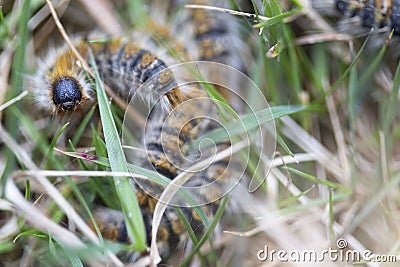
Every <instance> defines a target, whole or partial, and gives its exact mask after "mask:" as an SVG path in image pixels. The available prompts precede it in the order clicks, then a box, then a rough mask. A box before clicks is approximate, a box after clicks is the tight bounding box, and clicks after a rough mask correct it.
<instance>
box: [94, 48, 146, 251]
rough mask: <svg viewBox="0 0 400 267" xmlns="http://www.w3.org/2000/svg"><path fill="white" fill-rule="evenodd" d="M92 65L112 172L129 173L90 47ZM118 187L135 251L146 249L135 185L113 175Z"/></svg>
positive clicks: (143, 227) (124, 178)
mask: <svg viewBox="0 0 400 267" xmlns="http://www.w3.org/2000/svg"><path fill="white" fill-rule="evenodd" d="M89 55H90V61H91V65H92V66H93V70H94V74H95V79H96V93H97V101H98V104H99V110H100V118H101V121H102V125H103V132H104V138H105V142H106V147H107V154H108V157H109V160H110V167H111V170H112V171H122V172H128V167H127V162H126V159H125V154H124V152H123V149H122V144H121V141H120V139H119V136H118V132H117V128H116V126H115V123H114V119H113V116H112V114H111V110H110V106H109V104H108V99H107V96H106V93H105V90H104V87H103V85H102V83H101V79H100V75H99V71H98V69H97V68H96V62H95V60H94V56H93V53H92V52H91V51H90V50H89ZM114 184H115V189H116V191H117V195H118V197H119V199H120V202H121V207H122V212H123V213H124V217H125V222H126V228H127V231H128V235H129V237H130V240H131V242H132V245H133V248H134V249H135V250H136V251H144V250H145V249H146V247H147V245H146V230H145V226H144V222H143V217H142V213H141V210H140V207H139V203H138V201H137V199H136V195H135V192H134V185H133V183H132V181H131V180H130V179H129V178H127V177H118V176H116V177H114Z"/></svg>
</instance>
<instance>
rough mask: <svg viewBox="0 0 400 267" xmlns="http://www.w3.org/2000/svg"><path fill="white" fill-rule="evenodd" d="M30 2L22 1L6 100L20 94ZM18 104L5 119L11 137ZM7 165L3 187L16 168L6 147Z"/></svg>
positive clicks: (16, 119) (15, 133) (14, 131)
mask: <svg viewBox="0 0 400 267" xmlns="http://www.w3.org/2000/svg"><path fill="white" fill-rule="evenodd" d="M30 4H31V1H30V0H26V1H23V4H22V8H21V13H20V14H19V20H18V32H17V37H18V40H19V42H18V43H17V48H16V50H15V55H14V58H13V64H12V72H11V78H10V82H11V84H10V90H8V92H7V95H6V96H7V99H11V98H14V97H16V96H18V94H20V93H21V88H22V85H23V80H22V79H21V74H22V73H24V72H25V54H26V46H27V43H28V20H29V17H30V8H29V7H30ZM19 107H20V105H19V103H15V105H13V106H11V107H10V110H9V112H8V113H9V114H8V116H7V117H6V118H5V125H6V128H7V129H8V131H9V132H10V134H11V135H12V136H17V135H18V118H17V117H16V116H15V115H14V114H12V112H11V111H12V109H19ZM5 155H6V159H7V163H6V166H5V169H4V171H3V175H2V177H1V178H2V179H1V181H2V186H4V185H5V182H6V181H5V180H6V179H7V177H8V174H10V173H11V172H12V171H13V170H14V169H15V167H16V158H15V156H14V153H13V152H12V151H11V150H10V149H9V148H8V147H7V148H6V151H5Z"/></svg>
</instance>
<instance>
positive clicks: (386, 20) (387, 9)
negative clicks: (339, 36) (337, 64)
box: [312, 0, 400, 35]
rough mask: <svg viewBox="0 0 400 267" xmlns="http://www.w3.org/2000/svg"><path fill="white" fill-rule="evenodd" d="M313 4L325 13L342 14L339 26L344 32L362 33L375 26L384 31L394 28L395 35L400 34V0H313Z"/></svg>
mask: <svg viewBox="0 0 400 267" xmlns="http://www.w3.org/2000/svg"><path fill="white" fill-rule="evenodd" d="M312 6H313V7H314V8H316V9H317V10H318V11H320V12H322V13H324V14H331V15H332V14H336V15H339V16H341V17H342V18H343V20H342V21H341V22H340V25H339V27H340V30H342V31H344V32H349V33H352V34H360V33H363V32H365V30H367V29H372V28H374V29H376V30H380V31H384V32H391V31H392V30H393V33H394V35H400V1H398V0H389V1H385V0H380V1H376V0H335V1H333V0H329V1H316V0H313V1H312ZM363 28H364V29H363Z"/></svg>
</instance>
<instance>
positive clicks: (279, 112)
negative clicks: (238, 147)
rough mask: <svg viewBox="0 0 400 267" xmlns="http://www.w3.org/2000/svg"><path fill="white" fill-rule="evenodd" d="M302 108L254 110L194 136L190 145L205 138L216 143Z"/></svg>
mask: <svg viewBox="0 0 400 267" xmlns="http://www.w3.org/2000/svg"><path fill="white" fill-rule="evenodd" d="M304 109H305V107H304V106H277V107H271V108H268V109H263V110H260V111H256V112H255V113H253V114H247V115H244V116H241V117H240V119H238V120H235V121H233V122H229V123H227V124H226V125H225V127H223V128H217V129H215V130H212V131H210V132H208V133H206V134H204V135H202V136H200V137H199V138H196V139H195V140H194V141H192V142H191V144H190V146H191V147H192V148H197V147H199V146H200V144H201V141H202V140H203V139H205V138H207V139H210V140H213V141H214V142H215V143H218V142H221V141H223V140H225V139H227V138H229V137H231V136H234V135H238V134H243V133H245V132H250V131H251V130H253V129H256V128H258V127H259V126H260V125H262V124H264V123H267V122H270V121H272V120H274V119H277V118H280V117H283V116H287V115H290V114H294V113H297V112H300V111H302V110H304ZM243 126H244V127H243ZM227 133H229V135H227ZM207 144H211V142H207Z"/></svg>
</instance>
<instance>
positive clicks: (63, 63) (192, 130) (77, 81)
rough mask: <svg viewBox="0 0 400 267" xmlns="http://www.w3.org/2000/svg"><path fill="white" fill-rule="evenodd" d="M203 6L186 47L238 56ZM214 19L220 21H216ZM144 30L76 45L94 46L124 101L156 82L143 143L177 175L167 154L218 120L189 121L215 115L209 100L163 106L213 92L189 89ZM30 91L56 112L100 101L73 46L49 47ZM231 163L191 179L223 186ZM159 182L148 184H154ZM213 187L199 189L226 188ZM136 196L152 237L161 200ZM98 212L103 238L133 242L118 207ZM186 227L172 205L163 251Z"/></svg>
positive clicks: (226, 58)
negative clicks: (153, 220) (178, 83)
mask: <svg viewBox="0 0 400 267" xmlns="http://www.w3.org/2000/svg"><path fill="white" fill-rule="evenodd" d="M202 12H204V11H202ZM202 12H198V11H197V12H195V14H194V15H193V21H194V22H195V25H202V26H200V27H197V26H194V29H195V30H194V31H193V34H194V36H195V37H194V39H195V41H193V42H188V43H190V44H189V47H187V48H186V49H187V50H190V49H193V45H195V46H196V47H198V51H199V52H198V54H197V55H196V56H194V59H203V60H212V61H219V62H238V61H237V54H236V53H234V52H233V51H231V49H232V48H230V47H229V45H230V44H231V43H230V42H229V41H228V40H229V39H230V38H231V36H230V35H229V31H228V30H226V29H228V26H227V25H226V24H225V22H224V21H223V20H222V19H220V18H217V16H211V15H204V14H202ZM188 17H190V15H189V16H188ZM209 20H211V21H212V22H215V24H214V23H210V21H209ZM141 34H143V33H142V32H139V33H134V34H133V37H132V38H126V39H125V38H113V39H112V40H111V41H105V42H90V41H93V40H98V39H97V38H96V36H94V38H93V36H90V37H89V38H86V39H85V38H76V39H75V40H74V44H75V46H76V47H77V49H78V51H79V52H80V53H81V54H82V55H83V56H84V57H85V58H86V59H88V54H89V53H88V50H89V49H90V50H92V51H93V53H94V54H95V61H96V62H95V63H96V66H97V67H98V69H99V71H100V76H101V78H102V80H103V81H104V82H105V83H106V84H107V85H109V86H110V87H112V88H113V89H115V90H116V91H118V92H119V94H120V95H122V96H123V97H124V98H125V99H126V100H129V99H130V97H131V96H132V95H133V94H134V93H135V92H137V90H138V88H139V87H140V86H141V85H143V84H145V83H149V82H150V85H149V86H148V87H146V88H148V90H142V91H140V96H141V98H142V99H143V100H144V102H145V103H148V104H152V103H154V102H155V103H157V100H158V99H159V98H160V97H161V98H162V99H161V103H158V104H157V106H156V107H155V110H156V111H157V112H160V113H157V114H155V115H154V114H153V116H151V117H150V119H149V123H148V127H149V131H148V132H149V133H150V135H149V136H147V137H146V141H145V142H144V143H145V147H146V149H148V150H151V151H152V152H153V153H152V154H150V157H149V160H150V163H151V164H152V166H153V167H154V168H155V169H156V170H157V171H159V172H160V173H162V174H164V175H165V176H167V177H169V178H171V179H173V178H174V177H175V176H177V175H178V174H179V173H180V170H179V169H178V168H176V166H175V165H174V163H173V162H172V163H171V161H170V159H169V158H168V157H167V155H168V156H172V159H173V160H177V159H178V161H179V160H180V158H178V156H177V154H176V151H175V152H174V150H175V149H178V151H179V149H180V148H181V147H182V146H183V145H184V144H186V143H188V142H189V141H190V140H191V139H194V138H196V137H197V136H199V134H201V133H202V132H204V131H205V130H210V129H213V128H215V126H213V125H212V124H210V123H208V122H205V120H203V119H193V120H190V119H191V118H196V116H199V113H201V114H202V115H203V116H204V115H207V114H208V115H209V112H208V109H207V108H208V104H209V103H208V104H200V105H199V106H198V105H196V104H189V105H188V106H186V107H184V108H183V110H182V109H181V110H179V111H178V112H176V113H175V114H174V116H170V117H169V118H168V117H167V115H168V114H165V113H163V111H165V107H167V108H175V107H177V106H178V105H179V104H181V103H182V102H183V101H184V100H187V99H191V98H193V97H192V96H193V94H194V95H196V96H199V95H201V96H207V94H205V92H204V90H203V89H202V88H200V87H199V86H198V85H188V86H186V87H185V88H182V87H176V80H175V78H174V76H173V75H172V73H171V72H170V71H169V70H168V68H167V67H168V65H169V64H171V62H174V60H173V59H172V57H171V56H169V55H167V52H166V51H165V49H163V48H160V47H158V46H157V43H156V42H155V41H154V40H152V36H150V37H145V38H143V36H140V35H141ZM139 39H141V40H142V39H145V41H143V40H142V41H141V42H136V40H139ZM146 42H151V43H152V45H145V43H146ZM144 47H146V48H144ZM160 51H161V52H160ZM232 58H235V59H232ZM167 62H168V63H167ZM32 90H33V91H34V93H35V97H36V102H37V103H38V105H39V106H40V107H42V108H43V109H44V110H46V111H48V112H53V113H59V114H65V113H71V112H72V113H74V112H75V111H80V110H81V109H83V107H84V106H85V105H86V104H87V103H93V102H95V99H94V94H93V88H92V85H91V84H90V83H89V82H88V81H87V80H86V76H85V73H84V72H83V70H82V68H81V67H80V65H79V62H77V58H76V56H75V55H74V54H73V53H72V51H71V50H70V49H69V48H68V47H67V46H63V47H61V48H58V49H55V50H52V51H50V52H49V54H48V56H47V59H46V60H44V61H43V62H42V63H41V65H40V68H39V71H38V73H37V74H36V75H35V76H34V77H33V79H32ZM196 92H197V93H196ZM164 95H165V96H166V97H164ZM160 107H161V108H160ZM72 115H73V114H72ZM187 118H189V120H190V121H189V123H187V122H186V120H187ZM165 123H166V125H167V127H166V128H164V129H165V130H164V132H163V134H164V135H167V136H170V138H167V139H166V140H167V142H166V143H164V142H163V141H162V140H161V134H162V133H161V131H160V129H162V128H161V127H162V126H163V125H164V124H165ZM228 145H229V144H228V143H224V142H221V143H219V144H218V145H217V147H218V150H222V149H224V148H226V147H227V146H228ZM226 165H227V162H226V160H225V159H223V160H220V161H217V162H214V163H213V164H212V165H210V166H209V168H207V169H206V170H204V171H202V172H200V173H199V175H198V178H197V179H194V180H195V182H194V183H192V184H191V185H192V186H201V185H203V183H205V182H206V183H209V182H210V181H214V180H219V179H217V178H218V177H222V178H221V180H219V183H220V184H219V186H220V187H223V180H224V179H225V178H224V177H226V176H229V172H227V171H225V169H226ZM204 179H205V180H206V181H204ZM207 180H208V181H207ZM153 186H154V185H150V187H153ZM214 188H215V192H213V191H212V190H208V191H207V192H204V194H202V195H200V196H199V197H200V198H202V199H204V201H203V200H202V202H205V203H210V202H214V203H217V201H216V199H218V197H219V196H220V195H221V193H220V191H221V190H220V189H219V187H218V185H214ZM137 197H138V200H139V204H140V206H141V208H142V211H143V212H142V213H143V218H144V221H145V223H146V231H147V236H148V237H149V238H150V232H151V231H150V230H151V218H152V212H153V210H154V206H155V203H156V200H154V199H153V198H151V197H150V196H149V195H147V194H146V193H145V192H144V191H142V190H139V191H138V192H137ZM216 207H217V206H216V205H215V204H214V205H211V206H204V210H205V211H206V213H207V214H212V211H213V209H215V208H216ZM184 212H185V214H186V216H187V217H188V218H193V220H192V226H193V228H198V227H199V226H200V225H201V222H200V218H198V216H197V215H196V214H195V213H193V211H192V210H191V209H190V208H184ZM94 215H95V218H96V221H97V223H98V224H99V226H100V230H101V232H102V234H103V236H104V237H105V238H108V239H112V240H116V241H120V242H126V241H128V237H127V233H126V229H125V223H124V221H123V216H121V213H120V212H118V211H113V210H109V209H105V208H98V209H96V211H95V212H94ZM184 230H185V229H184V227H183V225H182V223H181V222H180V220H178V218H177V215H176V214H175V211H174V209H172V208H171V209H168V211H167V212H166V216H165V218H164V221H163V224H162V226H161V228H160V229H159V231H158V234H157V237H158V240H159V247H160V248H161V250H162V252H163V254H164V255H167V254H168V251H169V250H170V248H171V247H173V246H176V245H177V244H179V241H180V240H181V239H182V233H183V232H184Z"/></svg>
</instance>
